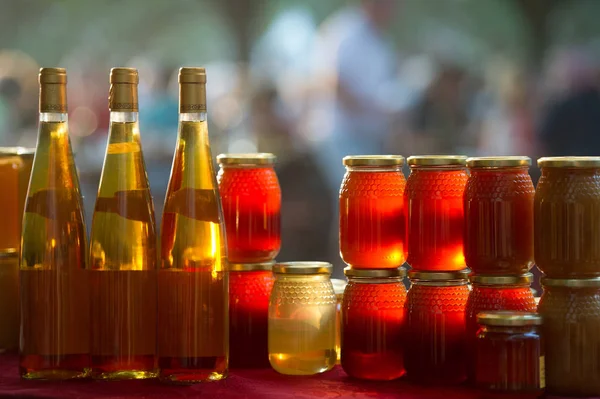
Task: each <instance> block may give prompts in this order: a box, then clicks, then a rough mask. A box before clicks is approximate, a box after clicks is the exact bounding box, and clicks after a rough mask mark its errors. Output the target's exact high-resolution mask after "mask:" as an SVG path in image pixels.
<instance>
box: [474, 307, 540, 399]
mask: <svg viewBox="0 0 600 399" xmlns="http://www.w3.org/2000/svg"><path fill="white" fill-rule="evenodd" d="M477 322H478V323H479V324H480V325H481V328H480V330H479V332H478V333H477V340H476V358H477V361H476V373H475V383H476V385H477V387H479V388H482V389H486V390H490V391H493V392H497V393H509V394H510V393H512V394H520V395H519V396H518V397H519V398H521V399H526V398H531V399H533V398H538V397H540V395H541V394H542V392H543V389H544V386H545V376H544V347H543V344H542V338H541V336H540V331H539V326H540V325H541V324H542V318H541V317H540V316H539V315H537V314H535V313H526V312H509V311H497V312H489V313H488V312H485V313H480V314H479V315H478V316H477Z"/></svg>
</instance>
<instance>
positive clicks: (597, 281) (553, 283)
mask: <svg viewBox="0 0 600 399" xmlns="http://www.w3.org/2000/svg"><path fill="white" fill-rule="evenodd" d="M541 282H542V285H543V286H544V287H573V288H586V287H587V288H594V287H596V288H598V287H600V277H595V278H578V279H575V278H565V279H558V278H547V277H543V278H542V281H541Z"/></svg>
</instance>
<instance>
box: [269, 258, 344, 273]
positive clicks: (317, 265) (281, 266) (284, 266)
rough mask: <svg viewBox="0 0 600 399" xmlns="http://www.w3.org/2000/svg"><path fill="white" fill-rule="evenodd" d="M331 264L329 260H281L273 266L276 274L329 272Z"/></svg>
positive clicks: (331, 267)
mask: <svg viewBox="0 0 600 399" xmlns="http://www.w3.org/2000/svg"><path fill="white" fill-rule="evenodd" d="M332 271H333V266H332V265H331V263H329V262H311V261H297V262H281V263H276V264H275V265H274V266H273V273H276V274H331V272H332Z"/></svg>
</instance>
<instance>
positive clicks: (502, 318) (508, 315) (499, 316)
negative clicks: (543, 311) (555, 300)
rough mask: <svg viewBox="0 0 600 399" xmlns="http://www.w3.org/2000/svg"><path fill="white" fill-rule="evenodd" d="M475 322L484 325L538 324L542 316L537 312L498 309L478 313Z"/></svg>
mask: <svg viewBox="0 0 600 399" xmlns="http://www.w3.org/2000/svg"><path fill="white" fill-rule="evenodd" d="M477 323H479V324H483V325H484V326H506V327H511V326H515V327H519V326H539V325H540V324H542V317H541V316H540V315H539V314H537V313H530V312H514V311H509V310H498V311H493V312H482V313H479V314H478V315H477Z"/></svg>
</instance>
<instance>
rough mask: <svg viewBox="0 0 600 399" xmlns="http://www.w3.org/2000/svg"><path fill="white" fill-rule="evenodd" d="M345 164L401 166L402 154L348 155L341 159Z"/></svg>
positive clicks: (402, 162) (402, 163) (402, 161)
mask: <svg viewBox="0 0 600 399" xmlns="http://www.w3.org/2000/svg"><path fill="white" fill-rule="evenodd" d="M342 163H343V164H344V165H345V166H402V165H404V157H403V156H402V155H348V156H345V157H344V159H343V160H342Z"/></svg>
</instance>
